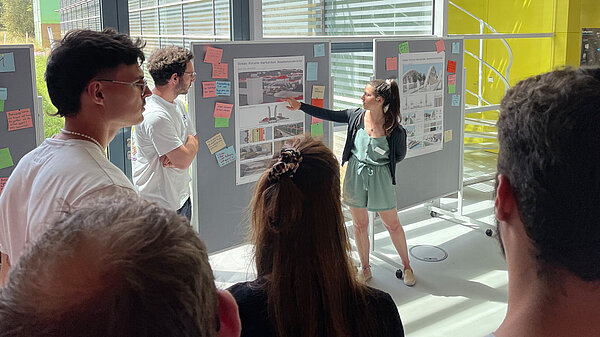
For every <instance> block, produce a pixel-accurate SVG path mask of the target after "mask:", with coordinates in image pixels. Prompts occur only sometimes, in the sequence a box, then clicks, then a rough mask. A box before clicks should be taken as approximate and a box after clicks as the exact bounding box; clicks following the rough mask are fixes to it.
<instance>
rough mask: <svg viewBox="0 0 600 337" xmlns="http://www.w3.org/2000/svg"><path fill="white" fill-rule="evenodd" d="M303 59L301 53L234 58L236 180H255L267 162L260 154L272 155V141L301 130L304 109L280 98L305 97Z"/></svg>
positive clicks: (263, 155) (302, 129) (293, 134)
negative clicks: (292, 105)
mask: <svg viewBox="0 0 600 337" xmlns="http://www.w3.org/2000/svg"><path fill="white" fill-rule="evenodd" d="M304 61H305V60H304V56H285V57H259V58H239V59H234V60H233V74H234V78H233V81H232V83H233V86H234V93H235V94H234V99H235V104H234V109H235V128H236V131H235V132H236V133H235V134H236V144H235V145H236V148H237V151H236V153H238V159H237V162H236V172H237V176H236V184H238V185H240V184H245V183H249V182H253V181H256V180H257V179H258V177H259V176H260V174H261V173H262V170H263V169H264V168H265V165H266V164H265V163H264V160H263V159H262V158H266V157H267V156H268V157H269V158H270V157H271V156H272V154H273V148H274V147H275V143H278V142H279V141H280V140H285V139H288V138H291V137H293V136H296V135H299V134H301V133H303V132H304V127H305V125H304V120H305V115H304V113H303V112H302V111H300V110H296V111H290V110H288V109H286V105H287V103H285V102H283V98H285V97H294V98H296V99H297V100H299V101H304V97H305V88H306V85H305V81H306V69H305V62H304ZM249 144H251V145H249ZM265 160H266V159H265Z"/></svg>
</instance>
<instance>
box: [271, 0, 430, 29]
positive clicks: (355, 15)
mask: <svg viewBox="0 0 600 337" xmlns="http://www.w3.org/2000/svg"><path fill="white" fill-rule="evenodd" d="M262 12H263V15H262V20H263V36H264V37H282V36H324V35H327V36H336V35H369V36H372V35H427V34H431V33H432V22H433V0H429V1H415V0H395V1H390V0H262Z"/></svg>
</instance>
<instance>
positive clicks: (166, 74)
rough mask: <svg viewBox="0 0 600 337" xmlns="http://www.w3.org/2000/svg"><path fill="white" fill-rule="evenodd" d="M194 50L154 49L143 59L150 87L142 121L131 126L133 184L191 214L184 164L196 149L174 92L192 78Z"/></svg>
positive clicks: (170, 206) (181, 92)
mask: <svg viewBox="0 0 600 337" xmlns="http://www.w3.org/2000/svg"><path fill="white" fill-rule="evenodd" d="M193 58H194V55H193V54H192V52H191V51H189V50H188V49H185V48H182V47H167V48H162V49H158V50H156V51H155V52H154V53H152V55H151V56H150V58H149V59H148V71H149V72H150V75H152V79H153V80H154V84H155V85H156V86H155V88H154V89H153V90H152V93H153V95H152V96H150V97H148V98H147V99H146V111H145V112H144V121H143V122H142V123H140V124H139V125H136V126H134V127H133V131H132V137H131V167H132V177H133V185H134V187H135V189H136V191H137V192H138V193H139V194H140V196H141V197H143V198H145V199H148V200H151V201H154V202H156V203H158V204H159V205H161V206H163V207H165V208H168V209H172V210H177V213H179V214H181V215H184V216H186V217H187V218H188V219H191V217H192V207H191V200H190V187H189V184H190V181H191V177H190V173H189V167H190V165H191V164H192V161H193V160H194V158H195V157H196V153H197V152H198V137H197V136H196V129H195V128H194V125H193V123H192V122H191V121H190V118H189V115H188V113H187V111H186V108H185V106H184V104H183V102H181V101H180V100H178V99H177V96H179V95H185V94H187V92H188V90H189V89H190V86H191V85H192V83H193V82H194V81H195V80H196V73H195V72H194V64H193V63H192V59H193Z"/></svg>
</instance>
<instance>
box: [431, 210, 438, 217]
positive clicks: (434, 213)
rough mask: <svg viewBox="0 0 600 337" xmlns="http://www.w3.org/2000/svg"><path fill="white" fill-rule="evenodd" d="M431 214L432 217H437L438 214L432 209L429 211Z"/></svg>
mask: <svg viewBox="0 0 600 337" xmlns="http://www.w3.org/2000/svg"><path fill="white" fill-rule="evenodd" d="M429 215H431V217H432V218H435V217H436V216H437V215H438V214H437V212H435V211H431V212H429Z"/></svg>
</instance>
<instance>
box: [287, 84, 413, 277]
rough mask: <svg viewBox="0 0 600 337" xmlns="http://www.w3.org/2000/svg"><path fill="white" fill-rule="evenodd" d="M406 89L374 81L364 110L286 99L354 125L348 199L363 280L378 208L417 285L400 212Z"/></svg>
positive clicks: (347, 150) (349, 138)
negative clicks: (399, 165)
mask: <svg viewBox="0 0 600 337" xmlns="http://www.w3.org/2000/svg"><path fill="white" fill-rule="evenodd" d="M399 95H400V93H399V91H398V84H397V83H396V81H394V80H390V79H388V80H378V79H376V80H372V81H370V82H369V83H368V84H367V85H366V86H365V90H364V93H363V95H362V101H363V108H355V109H348V110H341V111H332V110H327V109H323V108H319V107H315V106H312V105H308V104H304V103H300V102H298V101H297V100H295V99H294V98H286V99H285V101H286V102H287V103H288V105H289V106H288V107H287V108H288V109H289V110H298V109H300V110H302V111H304V112H305V113H307V114H309V115H312V116H315V117H318V118H322V119H325V120H329V121H334V122H338V123H347V124H348V133H347V135H346V144H345V145H344V151H343V153H342V165H344V163H345V162H348V167H347V168H346V175H345V177H344V191H343V196H344V203H345V204H346V205H348V206H349V207H350V213H351V214H352V221H353V223H354V240H355V242H356V248H357V250H358V255H359V257H360V263H361V265H362V272H361V273H359V275H358V276H359V279H361V280H363V281H368V280H369V279H371V266H370V265H369V233H368V226H369V216H368V212H367V211H371V212H378V213H379V216H381V220H383V223H384V225H385V228H386V229H387V230H388V232H389V233H390V238H391V239H392V243H393V244H394V247H395V248H396V251H397V252H398V254H399V255H400V259H402V265H403V268H404V272H403V273H402V276H403V279H404V284H406V285H407V286H413V285H414V284H415V282H416V281H415V275H414V273H413V271H412V268H411V267H410V261H409V259H408V247H407V245H406V236H405V234H404V230H403V229H402V225H400V220H398V211H397V210H396V189H395V186H394V185H396V164H397V163H398V162H399V161H401V160H402V159H404V156H405V155H406V131H405V130H404V129H403V128H402V126H400V124H399V123H398V120H399V116H400V96H399Z"/></svg>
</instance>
